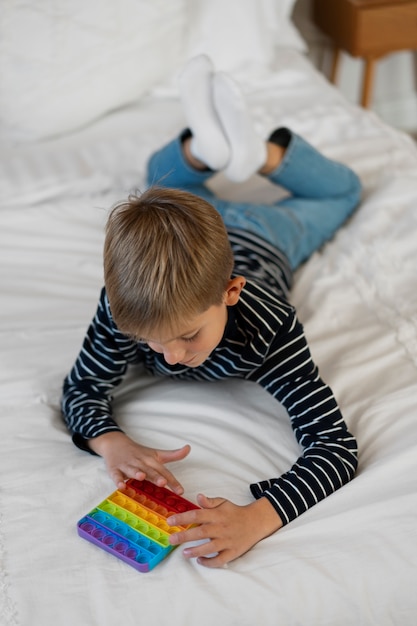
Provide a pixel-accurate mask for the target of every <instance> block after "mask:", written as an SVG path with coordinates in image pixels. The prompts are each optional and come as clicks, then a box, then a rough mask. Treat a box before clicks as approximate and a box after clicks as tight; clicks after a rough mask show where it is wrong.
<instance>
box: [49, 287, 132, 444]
mask: <svg viewBox="0 0 417 626" xmlns="http://www.w3.org/2000/svg"><path fill="white" fill-rule="evenodd" d="M135 360H137V347H136V344H135V343H134V342H133V341H130V340H129V339H128V338H126V337H124V336H123V335H122V334H121V333H119V331H117V329H116V327H115V326H114V323H113V321H112V318H111V315H110V310H109V305H108V301H107V298H106V295H105V290H104V289H103V290H102V293H101V296H100V301H99V304H98V307H97V312H96V315H95V317H94V319H93V321H92V322H91V324H90V326H89V328H88V331H87V334H86V336H85V338H84V342H83V345H82V348H81V351H80V353H79V355H78V358H77V360H76V362H75V364H74V366H73V368H72V370H71V372H70V373H69V374H68V376H67V377H66V379H65V381H64V386H63V396H62V403H61V406H62V413H63V417H64V420H65V423H66V425H67V427H68V429H69V430H70V432H71V434H72V436H73V441H74V443H75V444H76V445H77V446H78V447H80V448H82V449H84V450H88V451H90V452H91V449H90V448H89V446H88V444H87V440H89V439H92V438H94V437H97V436H99V435H101V434H104V433H107V432H112V431H120V430H121V429H120V428H119V426H118V425H117V423H116V422H115V420H114V419H113V416H112V406H111V401H112V395H111V394H112V392H113V390H114V388H115V387H116V386H117V385H118V384H119V383H120V382H121V381H122V379H123V376H124V374H125V372H126V369H127V366H128V363H129V362H133V361H135Z"/></svg>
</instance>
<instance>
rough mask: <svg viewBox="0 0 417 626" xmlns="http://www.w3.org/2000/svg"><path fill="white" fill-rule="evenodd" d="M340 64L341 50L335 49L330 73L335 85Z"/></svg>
mask: <svg viewBox="0 0 417 626" xmlns="http://www.w3.org/2000/svg"><path fill="white" fill-rule="evenodd" d="M339 62H340V49H339V48H335V49H334V50H333V61H332V68H331V71H330V80H331V82H332V83H333V84H334V85H335V84H336V80H337V74H338V71H339Z"/></svg>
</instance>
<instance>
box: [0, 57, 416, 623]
mask: <svg viewBox="0 0 417 626" xmlns="http://www.w3.org/2000/svg"><path fill="white" fill-rule="evenodd" d="M242 88H243V90H244V92H245V95H246V97H247V100H248V103H249V106H250V108H251V111H252V113H253V116H254V119H255V122H256V125H257V128H258V130H259V132H260V133H263V134H265V136H266V135H267V133H268V132H270V131H271V130H272V129H273V128H275V127H276V126H278V125H285V126H288V127H290V128H292V129H293V130H294V131H295V132H297V133H299V134H301V135H303V136H304V137H305V138H306V139H307V140H308V141H310V142H311V143H312V144H313V145H314V146H316V147H317V148H319V149H320V150H321V151H322V152H323V153H324V154H326V155H328V156H330V157H331V158H335V159H337V160H340V161H341V162H344V163H346V164H348V165H349V166H350V167H352V168H353V169H354V170H355V171H356V172H357V173H358V175H359V176H360V177H361V180H362V182H363V185H364V195H363V200H362V203H361V206H360V208H359V209H358V210H357V212H356V213H355V214H354V216H353V217H352V218H351V219H350V220H349V222H348V223H347V224H345V226H344V227H343V228H342V229H341V230H340V231H339V232H338V233H337V235H336V236H335V237H334V239H333V240H332V241H330V242H329V243H328V244H326V246H325V247H324V248H323V249H321V250H320V251H318V252H317V253H315V254H314V256H313V257H312V258H311V259H310V260H309V261H308V262H307V263H306V264H305V265H303V266H302V267H301V268H300V269H299V270H298V272H297V274H296V277H295V285H294V288H293V290H292V295H291V300H292V302H293V303H294V304H295V305H296V307H297V310H298V315H299V318H300V320H301V322H302V323H303V325H304V328H305V332H306V336H307V339H308V341H309V344H310V348H311V351H312V354H313V357H314V359H315V361H316V362H317V363H318V365H319V368H320V372H321V375H322V377H323V378H324V379H325V380H326V382H328V383H329V385H330V386H331V387H332V389H333V391H334V393H335V395H336V397H337V399H338V402H339V405H340V407H341V409H342V412H343V415H344V418H345V420H346V422H347V424H348V427H349V428H350V429H351V431H352V432H353V433H354V435H355V436H356V438H357V440H358V444H359V469H358V472H357V475H356V477H355V478H354V480H353V481H352V482H350V483H349V484H348V485H346V486H345V487H343V488H342V489H340V490H339V491H337V492H336V493H334V494H333V495H332V496H330V497H328V498H327V499H325V500H324V501H322V502H321V503H320V504H318V505H317V506H315V507H313V508H312V509H311V510H309V511H308V512H307V513H305V514H303V515H302V516H300V517H299V518H298V519H296V520H295V521H293V522H291V523H290V524H288V525H287V526H285V527H284V528H282V529H281V530H280V531H278V532H277V533H275V534H274V535H272V536H270V537H268V538H266V539H264V540H263V541H261V542H260V543H258V544H257V545H256V546H255V547H254V548H253V549H252V550H250V552H248V553H247V554H245V555H244V556H242V557H240V558H239V559H237V560H235V561H233V562H231V563H230V564H229V566H228V568H227V569H213V570H212V569H207V568H204V567H201V566H199V565H198V564H197V563H196V562H195V561H193V560H191V561H188V560H186V559H184V557H183V556H182V553H181V550H174V551H173V552H172V553H171V554H170V555H169V556H168V557H167V558H166V559H165V560H164V561H163V562H161V563H160V564H159V565H158V566H157V567H155V569H153V570H152V571H150V572H147V573H142V572H138V571H137V570H135V569H134V568H131V567H129V565H127V564H126V563H124V562H123V561H121V560H119V559H116V558H114V556H112V555H110V554H108V553H106V552H105V551H103V550H100V549H98V548H97V547H96V546H94V545H92V544H89V543H87V542H86V541H83V540H82V539H81V538H80V537H79V536H78V535H77V528H76V523H77V521H78V520H79V519H80V518H81V517H82V516H83V515H85V514H86V512H87V511H89V510H91V509H92V507H93V506H94V505H95V504H96V503H97V502H100V501H101V500H103V499H104V498H105V497H106V496H107V495H108V494H109V493H110V492H111V491H112V490H113V485H112V483H111V480H110V478H109V477H108V476H107V474H106V471H105V468H104V464H103V462H102V460H101V459H100V458H97V457H93V456H91V455H89V454H87V453H85V452H83V451H81V450H79V449H77V448H76V447H75V446H73V445H72V443H71V439H70V436H69V434H68V432H67V431H66V428H65V426H64V424H63V421H62V419H61V415H60V395H61V387H62V382H63V379H64V377H65V375H66V374H67V373H68V371H69V369H70V368H71V366H72V364H73V362H74V360H75V358H76V356H77V354H78V351H79V349H80V345H81V342H82V339H83V336H84V333H85V331H86V328H87V325H88V323H89V321H90V319H91V317H92V315H93V314H94V312H95V308H96V304H97V299H98V295H99V291H100V289H101V286H102V282H103V275H102V246H103V239H104V225H105V222H106V217H107V215H108V212H109V209H110V208H111V206H112V205H113V203H114V202H116V201H117V200H119V199H120V198H121V197H125V195H126V194H127V193H128V192H129V191H131V190H139V191H140V190H142V189H144V187H145V167H146V161H147V158H148V157H149V155H150V154H151V153H152V152H153V150H155V149H156V148H157V147H159V146H160V145H161V144H162V143H164V142H166V141H167V140H168V139H170V138H172V137H174V136H175V135H176V134H177V133H178V131H179V130H180V129H181V128H182V127H183V126H184V124H185V120H184V118H183V113H182V110H181V106H180V103H179V100H178V97H177V95H176V94H175V91H173V89H172V88H168V87H166V86H165V88H160V89H154V90H153V91H152V92H150V93H148V94H146V95H144V96H143V97H142V98H141V99H140V101H139V102H137V103H134V104H132V105H131V106H128V107H123V108H122V109H120V110H117V111H115V112H113V113H109V114H107V115H106V116H105V117H103V118H102V119H99V120H96V121H94V122H91V123H90V124H88V125H86V126H85V127H84V128H82V129H80V130H75V131H73V132H71V133H68V134H65V135H63V136H60V137H57V138H55V139H54V138H52V139H48V140H39V141H37V142H35V143H25V144H16V143H11V142H10V141H9V139H7V141H6V140H4V143H3V144H2V147H3V150H2V154H1V160H0V172H1V178H0V182H1V208H0V240H1V242H0V258H1V278H0V280H1V282H0V293H1V302H2V305H1V307H0V320H1V331H0V332H1V363H0V385H1V393H0V411H1V442H2V447H3V452H2V454H1V455H0V474H1V477H2V480H1V487H0V515H1V518H0V607H1V608H0V612H1V613H0V615H1V618H0V622H1V624H2V626H12V625H13V626H15V625H19V626H28V625H33V624H36V625H38V624H39V625H41V624H42V625H44V624H52V623H54V624H59V625H60V626H74V624H79V625H85V626H92V625H95V624H97V625H100V626H107V625H108V626H110V625H111V626H113V625H114V624H115V623H123V625H124V626H131V625H132V626H133V624H139V623H144V624H145V623H146V624H169V625H170V626H188V625H190V626H191V625H192V626H195V625H196V624H199V626H209V625H210V626H211V625H212V624H213V623H217V624H219V625H220V626H234V625H237V624H239V625H240V626H243V625H245V626H254V625H255V624H256V625H257V624H262V625H263V626H277V625H278V624H282V625H285V626H299V625H305V626H326V625H328V626H338V625H340V626H358V625H360V624H378V626H391V625H394V624H395V625H401V626H412V625H413V624H415V623H416V613H417V599H416V594H415V588H416V584H417V530H416V529H417V525H416V519H417V472H416V471H415V468H416V459H417V419H416V415H417V382H416V381H417V377H416V374H417V289H416V268H417V245H416V232H417V211H416V207H417V149H416V146H415V144H414V143H413V142H412V141H411V139H410V138H409V137H407V136H406V135H405V134H403V133H401V132H399V131H397V130H395V129H393V128H390V127H389V126H387V125H385V124H384V123H383V122H382V121H381V120H380V119H379V118H378V117H377V116H376V115H374V114H373V113H372V112H369V111H365V110H363V109H360V108H358V107H355V106H354V105H351V104H349V103H347V102H346V101H345V100H344V98H343V96H342V95H341V94H340V93H339V92H338V91H337V90H336V89H335V88H334V87H332V86H330V85H329V84H328V83H327V81H326V80H325V79H324V77H323V76H322V75H320V74H319V73H318V72H317V71H316V70H315V69H314V68H313V67H312V65H311V64H310V63H309V61H308V59H307V58H306V57H305V56H304V55H303V53H302V52H300V51H297V50H294V49H289V48H288V49H286V48H282V49H281V50H280V51H279V53H278V54H277V57H276V59H275V61H274V66H273V68H272V70H271V71H270V72H268V73H259V75H258V76H256V75H253V74H252V75H251V79H250V80H248V81H246V82H245V81H243V83H242ZM213 187H214V189H215V190H216V191H217V192H218V193H219V194H220V195H222V196H223V197H226V198H241V197H243V198H245V199H248V200H250V199H253V200H256V199H258V198H262V199H264V200H265V201H269V200H273V199H274V197H275V196H276V193H277V191H276V189H274V188H272V187H270V186H268V184H267V183H266V182H265V181H263V180H261V179H259V178H256V177H254V178H253V179H251V180H250V181H248V182H246V183H244V184H243V185H241V186H238V185H234V184H232V183H229V182H228V181H227V180H226V179H224V178H222V175H218V176H217V177H216V179H215V180H214V182H213ZM115 411H117V415H118V421H119V423H120V425H121V426H122V427H123V429H124V430H125V431H126V432H129V434H130V435H131V436H132V437H133V438H135V437H136V438H140V439H141V441H142V442H143V443H145V444H146V445H151V446H152V445H153V446H157V447H161V448H163V447H167V448H176V447H180V446H181V445H183V444H184V443H189V444H190V445H191V453H190V455H189V457H188V458H187V460H186V461H183V462H181V463H178V464H173V465H172V466H170V468H171V469H172V471H174V472H175V474H176V476H177V477H178V479H179V480H180V482H181V483H182V485H183V486H184V489H185V494H184V495H185V497H186V498H187V499H189V500H191V501H195V499H196V495H197V493H199V492H203V493H205V494H207V495H210V496H218V495H221V496H224V497H226V498H229V499H230V500H232V501H233V502H236V503H237V504H242V505H244V504H246V503H248V502H250V501H251V498H252V497H251V495H250V491H249V488H248V485H249V484H250V483H252V482H255V481H257V480H260V479H262V478H265V477H267V476H271V475H275V474H277V473H278V472H280V473H281V472H284V471H286V470H287V469H288V468H289V466H290V465H292V463H293V462H294V460H295V459H296V458H297V456H298V455H299V448H298V444H297V442H296V440H295V437H294V435H293V433H292V430H291V426H290V422H289V419H288V416H287V414H286V412H285V410H284V409H283V408H282V407H280V406H279V405H278V404H277V402H276V401H275V400H274V399H273V398H272V397H269V395H268V394H266V393H265V392H264V391H263V390H262V389H260V388H258V387H257V386H255V385H254V384H253V383H250V382H248V381H240V380H235V381H227V382H219V383H215V384H210V385H207V384H204V383H192V384H190V383H184V382H176V381H175V382H174V381H171V380H165V379H155V378H152V377H149V376H147V375H145V374H144V373H143V372H142V371H141V370H139V368H131V370H130V372H129V376H128V377H127V379H126V381H125V382H124V383H123V384H122V386H121V387H120V388H119V389H118V390H117V393H116V397H115Z"/></svg>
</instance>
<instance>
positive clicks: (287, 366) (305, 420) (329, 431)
mask: <svg viewBox="0 0 417 626" xmlns="http://www.w3.org/2000/svg"><path fill="white" fill-rule="evenodd" d="M256 380H257V382H258V383H260V384H261V385H262V386H263V387H264V388H265V389H266V390H267V391H268V392H269V393H271V394H272V395H273V396H274V397H275V398H277V400H279V401H280V402H281V403H282V404H283V405H284V406H285V408H286V409H287V412H288V414H289V417H290V419H291V424H292V428H293V430H294V433H295V436H296V439H297V441H298V442H299V444H300V445H301V446H302V448H303V454H302V455H301V456H300V457H299V458H298V460H297V461H296V463H295V464H294V465H293V466H292V467H291V469H290V470H289V471H288V472H286V473H285V474H283V475H282V476H280V477H279V478H273V479H270V480H265V481H261V482H259V483H255V484H252V485H251V491H252V493H253V495H254V496H255V497H256V498H259V497H261V496H265V497H267V498H268V500H269V501H270V502H271V504H272V505H273V506H274V508H275V509H276V511H277V512H278V514H279V515H280V517H281V519H282V521H283V523H284V524H287V523H288V522H290V521H291V520H293V519H295V518H296V517H298V516H299V515H300V514H301V513H303V512H304V511H306V510H307V509H309V508H311V507H312V506H313V505H314V504H316V503H317V502H319V501H320V500H322V499H323V498H325V497H327V496H329V495H330V494H331V493H333V492H334V491H335V490H336V489H339V488H340V487H342V486H343V485H344V484H345V483H347V482H348V481H350V480H351V479H352V478H353V476H354V474H355V471H356V468H357V444H356V440H355V438H354V437H353V436H352V434H351V433H350V432H349V431H348V429H347V426H346V424H345V422H344V420H343V417H342V414H341V412H340V410H339V407H338V405H337V403H336V400H335V398H334V395H333V392H332V391H331V389H330V388H329V387H328V386H327V385H326V384H325V383H324V382H323V381H322V380H321V378H320V376H319V372H318V369H317V367H316V365H315V364H314V362H313V360H312V358H311V354H310V350H309V348H308V345H307V341H306V339H305V336H304V331H303V328H302V325H301V324H300V323H299V321H298V320H297V317H296V315H295V313H294V315H293V316H290V317H289V318H288V320H287V322H286V323H285V325H284V326H283V327H282V328H281V329H280V330H279V331H278V333H277V334H276V337H275V339H274V341H273V342H272V345H271V348H270V350H269V354H268V357H267V358H266V360H265V362H264V364H263V365H262V367H261V368H260V369H258V371H257V373H256Z"/></svg>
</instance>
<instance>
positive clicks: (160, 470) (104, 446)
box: [88, 431, 191, 495]
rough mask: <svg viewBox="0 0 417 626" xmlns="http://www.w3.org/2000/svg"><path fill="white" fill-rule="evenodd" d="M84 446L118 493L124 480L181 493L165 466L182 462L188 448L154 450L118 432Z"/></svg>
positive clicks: (178, 484)
mask: <svg viewBox="0 0 417 626" xmlns="http://www.w3.org/2000/svg"><path fill="white" fill-rule="evenodd" d="M88 445H89V446H90V448H91V449H92V450H93V451H94V452H95V453H96V454H99V455H100V456H102V457H103V458H104V461H105V463H106V467H107V471H108V473H109V475H110V477H111V478H112V480H113V481H114V483H115V484H116V486H117V488H118V489H124V487H125V482H124V481H125V479H126V478H136V479H137V480H144V479H145V478H146V479H147V480H150V481H151V482H153V483H154V484H155V485H158V487H166V486H168V487H169V488H170V489H172V491H174V492H175V493H177V494H179V495H181V494H182V493H183V492H184V489H183V487H182V485H180V483H179V482H178V481H177V479H176V478H175V476H174V475H173V474H172V473H171V472H170V471H169V470H167V468H166V467H165V463H171V462H172V461H181V460H182V459H184V458H185V457H186V456H187V454H188V453H189V452H190V449H191V448H190V446H188V445H186V446H183V447H182V448H179V449H178V450H156V449H154V448H148V447H147V446H142V445H141V444H139V443H136V442H135V441H133V440H132V439H130V437H128V436H127V435H125V434H124V433H122V432H119V431H115V432H110V433H106V434H104V435H100V436H99V437H95V438H94V439H90V440H89V442H88Z"/></svg>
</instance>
